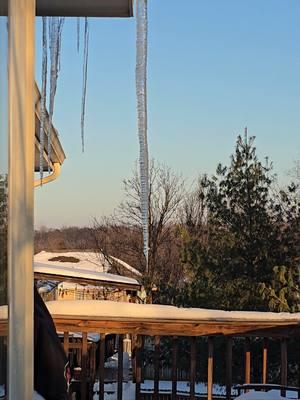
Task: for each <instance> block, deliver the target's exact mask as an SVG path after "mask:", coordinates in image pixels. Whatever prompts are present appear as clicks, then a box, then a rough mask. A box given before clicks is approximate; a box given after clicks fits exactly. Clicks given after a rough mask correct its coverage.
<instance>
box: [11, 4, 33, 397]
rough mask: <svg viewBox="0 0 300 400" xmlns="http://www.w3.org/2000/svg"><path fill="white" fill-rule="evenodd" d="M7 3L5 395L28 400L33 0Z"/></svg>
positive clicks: (30, 374) (30, 366)
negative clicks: (6, 306)
mask: <svg viewBox="0 0 300 400" xmlns="http://www.w3.org/2000/svg"><path fill="white" fill-rule="evenodd" d="M8 3H9V55H8V57H9V62H8V71H9V90H8V95H9V111H8V113H9V186H8V196H9V201H8V212H9V224H8V296H9V297H8V304H9V343H8V394H9V399H10V400H23V399H24V400H32V391H33V179H34V176H33V171H34V97H33V94H34V42H35V36H34V33H35V0H8Z"/></svg>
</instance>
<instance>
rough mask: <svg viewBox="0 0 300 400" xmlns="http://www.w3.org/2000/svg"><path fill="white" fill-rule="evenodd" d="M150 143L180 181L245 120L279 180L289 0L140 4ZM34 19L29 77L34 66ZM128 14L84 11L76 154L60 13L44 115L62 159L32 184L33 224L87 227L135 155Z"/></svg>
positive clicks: (295, 89) (285, 140)
mask: <svg viewBox="0 0 300 400" xmlns="http://www.w3.org/2000/svg"><path fill="white" fill-rule="evenodd" d="M148 2H149V67H148V93H149V94H148V102H149V109H148V112H149V117H148V118H149V149H150V155H151V157H153V158H155V159H156V160H158V161H160V162H162V163H165V164H167V165H169V166H171V167H172V168H173V169H174V170H175V171H176V172H178V173H180V174H182V175H183V176H185V177H187V178H188V180H189V181H190V182H192V181H193V179H195V178H196V177H197V176H198V175H199V174H200V173H204V172H207V173H209V174H210V173H213V172H214V170H215V167H216V165H217V163H218V162H220V161H222V162H228V160H229V156H230V154H231V153H232V151H233V149H234V143H235V138H236V136H237V134H238V133H242V132H243V129H244V127H245V126H248V130H249V133H250V134H253V135H255V136H256V137H257V139H256V145H257V148H258V153H259V155H260V156H261V157H263V156H265V155H267V156H269V157H270V159H271V160H273V162H274V167H275V172H277V173H278V175H279V177H280V180H281V182H284V181H286V180H287V179H289V177H288V176H287V172H288V170H289V169H290V168H292V167H293V162H294V161H295V160H296V159H297V158H300V140H299V133H300V114H299V108H300V24H299V16H300V2H299V0H286V1H282V0H268V1H262V0H226V1H224V0H189V1H186V2H183V1H179V0H163V1H162V0H148ZM40 49H41V39H40V21H39V20H37V50H36V56H37V68H36V73H37V80H38V81H39V80H40V78H39V76H40V64H41V50H40ZM134 73H135V20H134V18H131V19H91V20H90V58H89V71H88V88H87V111H86V150H85V153H84V154H82V152H81V141H80V104H81V86H82V83H81V81H82V54H81V53H80V54H79V55H78V54H77V50H76V20H75V19H68V20H66V23H65V26H64V35H63V43H62V68H61V73H60V76H59V82H58V90H57V96H56V105H55V116H54V123H55V126H56V127H57V129H58V130H59V132H60V139H61V142H62V144H63V146H64V149H65V152H66V155H67V160H66V161H65V164H64V165H63V168H62V175H61V177H60V178H59V179H58V180H57V181H55V182H54V183H51V184H49V185H45V186H44V187H42V188H41V189H37V190H36V197H35V201H36V226H37V227H39V226H41V225H46V226H48V227H54V226H58V227H60V226H64V225H89V224H90V223H91V220H92V218H93V217H100V216H101V215H108V214H110V213H111V212H112V211H113V209H114V208H115V207H116V206H117V204H118V203H119V201H120V200H121V198H122V179H123V178H127V177H130V175H131V170H132V168H133V167H134V163H135V160H136V159H137V157H138V140H137V133H136V111H135V110H136V105H135V76H134Z"/></svg>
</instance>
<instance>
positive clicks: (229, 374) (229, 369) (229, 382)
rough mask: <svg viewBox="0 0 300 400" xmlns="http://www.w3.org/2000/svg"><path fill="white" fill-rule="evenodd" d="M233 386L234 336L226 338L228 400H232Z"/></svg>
mask: <svg viewBox="0 0 300 400" xmlns="http://www.w3.org/2000/svg"><path fill="white" fill-rule="evenodd" d="M231 387H232V338H231V337H227V338H226V400H231Z"/></svg>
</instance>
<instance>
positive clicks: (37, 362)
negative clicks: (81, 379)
mask: <svg viewBox="0 0 300 400" xmlns="http://www.w3.org/2000/svg"><path fill="white" fill-rule="evenodd" d="M67 374H68V360H67V357H66V355H65V352H64V350H63V347H62V345H61V342H60V340H59V338H58V336H57V333H56V329H55V326H54V323H53V320H52V317H51V315H50V313H49V311H48V309H47V307H46V305H45V304H44V302H43V300H42V298H41V296H40V295H39V293H38V291H37V289H36V287H34V389H35V390H36V391H37V392H38V393H39V394H40V395H41V396H43V397H44V398H45V399H46V400H66V399H67V398H68V397H67V389H68V384H67V378H68V376H67Z"/></svg>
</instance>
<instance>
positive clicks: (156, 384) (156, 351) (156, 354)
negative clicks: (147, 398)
mask: <svg viewBox="0 0 300 400" xmlns="http://www.w3.org/2000/svg"><path fill="white" fill-rule="evenodd" d="M159 353H160V337H159V336H154V393H153V394H154V396H153V398H154V400H159V357H160V354H159Z"/></svg>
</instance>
